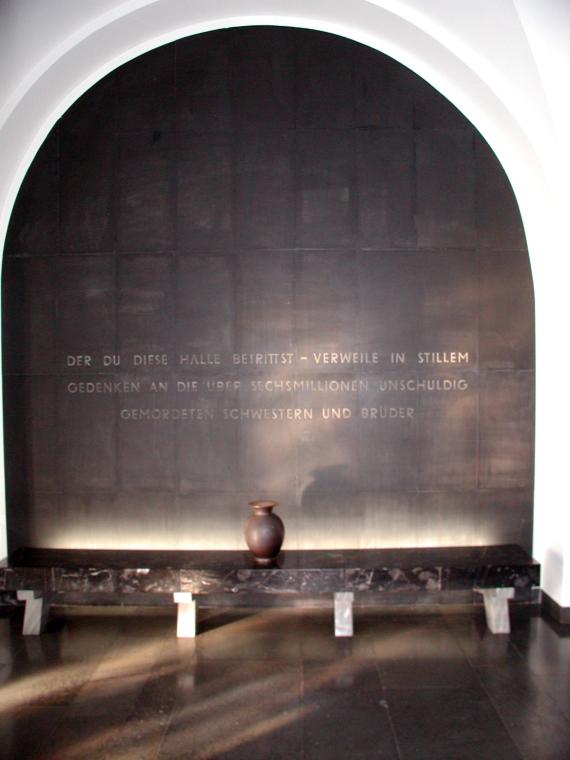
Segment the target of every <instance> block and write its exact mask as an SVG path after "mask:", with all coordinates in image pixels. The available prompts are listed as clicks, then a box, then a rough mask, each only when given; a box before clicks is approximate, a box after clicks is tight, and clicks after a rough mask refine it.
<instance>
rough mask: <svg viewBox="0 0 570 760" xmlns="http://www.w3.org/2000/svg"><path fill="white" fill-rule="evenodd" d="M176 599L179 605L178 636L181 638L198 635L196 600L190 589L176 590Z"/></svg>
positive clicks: (191, 637) (190, 637)
mask: <svg viewBox="0 0 570 760" xmlns="http://www.w3.org/2000/svg"><path fill="white" fill-rule="evenodd" d="M174 601H175V602H176V604H177V605H178V616H177V623H176V636H177V637H178V638H179V639H193V638H195V637H196V601H195V600H194V599H192V594H190V593H189V592H188V591H176V592H175V593H174Z"/></svg>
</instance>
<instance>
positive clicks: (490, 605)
mask: <svg viewBox="0 0 570 760" xmlns="http://www.w3.org/2000/svg"><path fill="white" fill-rule="evenodd" d="M475 591H476V592H477V593H479V594H482V595H483V603H484V605H485V617H486V618H487V626H488V627H489V630H490V631H491V633H510V632H511V621H510V618H509V599H512V598H513V597H514V595H515V590H514V588H476V589H475Z"/></svg>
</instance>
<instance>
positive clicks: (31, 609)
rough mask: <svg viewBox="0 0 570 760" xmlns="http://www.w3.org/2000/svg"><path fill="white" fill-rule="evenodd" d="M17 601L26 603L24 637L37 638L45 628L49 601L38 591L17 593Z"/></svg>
mask: <svg viewBox="0 0 570 760" xmlns="http://www.w3.org/2000/svg"><path fill="white" fill-rule="evenodd" d="M18 599H19V600H20V601H23V602H25V603H26V606H25V608H24V626H23V628H22V633H23V635H24V636H39V635H40V633H42V631H43V630H44V628H45V624H46V621H47V616H48V612H49V599H47V598H46V597H45V596H42V594H41V592H40V591H30V590H27V589H26V590H23V591H18Z"/></svg>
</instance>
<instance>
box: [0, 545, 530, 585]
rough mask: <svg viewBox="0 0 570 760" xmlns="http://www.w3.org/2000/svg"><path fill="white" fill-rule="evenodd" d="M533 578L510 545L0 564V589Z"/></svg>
mask: <svg viewBox="0 0 570 760" xmlns="http://www.w3.org/2000/svg"><path fill="white" fill-rule="evenodd" d="M539 581H540V566H539V564H538V563H537V562H536V561H535V560H533V559H532V557H531V556H530V555H528V554H527V553H526V552H525V551H524V550H523V549H521V548H520V547H519V546H515V545H502V546H468V547H433V548H417V549H416V548H413V549H346V550H309V551H293V550H287V551H283V552H281V553H280V555H279V557H278V559H277V561H276V563H275V564H274V565H272V566H270V567H262V566H257V565H255V563H254V561H253V558H252V556H251V555H250V554H249V552H247V551H243V552H241V551H166V550H164V551H162V550H148V551H147V550H124V551H123V550H106V549H101V550H99V549H85V550H82V549H20V550H19V551H17V552H15V553H14V554H13V555H11V556H10V558H9V561H8V562H5V563H3V566H2V567H0V590H7V591H14V590H18V589H31V590H35V591H43V592H51V593H65V592H77V591H79V592H113V593H116V592H121V593H132V592H149V593H171V592H175V591H188V592H191V593H194V594H208V593H220V592H232V593H236V592H240V591H255V592H262V593H282V594H288V593H307V594H315V593H327V592H338V591H356V592H364V591H389V592H397V591H410V590H418V591H419V590H426V591H443V590H457V589H469V588H475V587H477V588H502V587H514V588H529V587H531V586H536V585H538V584H539Z"/></svg>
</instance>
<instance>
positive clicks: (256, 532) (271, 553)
mask: <svg viewBox="0 0 570 760" xmlns="http://www.w3.org/2000/svg"><path fill="white" fill-rule="evenodd" d="M249 506H250V507H251V508H252V510H253V514H252V515H250V516H249V518H248V520H247V522H246V524H245V540H246V543H247V545H248V546H249V549H250V551H251V553H252V554H253V557H254V559H255V562H256V564H258V565H269V564H271V562H273V560H275V558H276V557H277V555H278V554H279V550H280V549H281V544H282V543H283V539H284V538H285V526H284V525H283V521H282V520H281V519H280V518H279V517H278V516H277V515H274V514H273V508H274V507H277V506H278V503H277V502H276V501H269V500H260V501H250V502H249Z"/></svg>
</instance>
